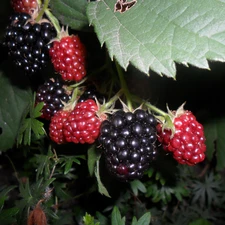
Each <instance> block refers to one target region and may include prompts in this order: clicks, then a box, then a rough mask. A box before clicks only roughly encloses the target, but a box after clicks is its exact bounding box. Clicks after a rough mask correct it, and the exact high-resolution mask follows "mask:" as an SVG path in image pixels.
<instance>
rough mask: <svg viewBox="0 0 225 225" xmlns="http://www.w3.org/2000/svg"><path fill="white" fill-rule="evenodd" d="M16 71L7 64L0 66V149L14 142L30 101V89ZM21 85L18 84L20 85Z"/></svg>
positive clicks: (3, 149) (4, 148) (12, 144)
mask: <svg viewBox="0 0 225 225" xmlns="http://www.w3.org/2000/svg"><path fill="white" fill-rule="evenodd" d="M16 75H17V74H16V71H14V70H13V68H11V67H10V65H9V64H7V63H4V64H1V68H0V87H1V88H0V96H1V101H0V127H1V129H2V134H1V135H0V150H1V151H7V150H8V149H10V148H12V147H13V146H14V144H15V139H16V137H17V133H18V130H19V129H20V127H21V119H22V116H23V113H24V110H25V109H26V108H27V107H28V105H29V103H30V101H31V90H30V88H29V86H26V84H27V80H26V79H25V78H23V77H22V78H21V79H20V80H18V78H17V77H16ZM21 82H23V83H22V86H19V85H21Z"/></svg>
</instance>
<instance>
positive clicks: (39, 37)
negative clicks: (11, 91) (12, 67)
mask: <svg viewBox="0 0 225 225" xmlns="http://www.w3.org/2000/svg"><path fill="white" fill-rule="evenodd" d="M29 19H30V22H28V21H29ZM55 36H56V32H55V29H54V27H53V26H52V25H51V24H50V23H48V22H43V23H34V22H32V20H31V16H30V15H29V14H27V13H14V14H13V15H12V16H11V17H10V24H9V25H8V26H7V28H6V34H5V39H4V42H3V46H5V47H6V48H7V49H8V54H9V56H10V57H11V58H12V60H13V61H14V63H15V64H16V65H17V66H18V67H19V68H22V69H23V70H24V71H25V73H26V74H34V73H36V72H38V71H40V70H41V69H43V68H44V67H45V66H46V65H47V63H48V61H49V59H50V58H49V49H50V47H51V44H50V43H49V42H50V40H51V39H52V38H54V37H55Z"/></svg>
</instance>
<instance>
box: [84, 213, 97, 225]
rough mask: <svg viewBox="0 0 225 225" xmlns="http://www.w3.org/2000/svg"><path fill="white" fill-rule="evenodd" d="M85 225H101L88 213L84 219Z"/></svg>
mask: <svg viewBox="0 0 225 225" xmlns="http://www.w3.org/2000/svg"><path fill="white" fill-rule="evenodd" d="M83 221H84V225H100V223H99V222H97V223H95V219H94V217H93V216H91V215H90V214H88V213H86V214H85V216H84V217H83Z"/></svg>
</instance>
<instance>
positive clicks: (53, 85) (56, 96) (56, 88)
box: [36, 78, 71, 120]
mask: <svg viewBox="0 0 225 225" xmlns="http://www.w3.org/2000/svg"><path fill="white" fill-rule="evenodd" d="M70 99H71V94H70V92H68V91H67V90H66V85H64V83H63V82H62V81H60V80H59V79H57V80H54V79H52V78H51V79H49V80H47V81H45V82H44V84H42V85H40V86H39V87H38V89H37V92H36V103H39V102H44V106H43V108H42V111H41V112H42V115H41V117H42V118H44V119H47V120H50V119H51V117H52V116H53V115H54V114H55V113H56V112H57V111H59V110H60V109H62V108H63V107H64V103H67V102H68V101H69V100H70Z"/></svg>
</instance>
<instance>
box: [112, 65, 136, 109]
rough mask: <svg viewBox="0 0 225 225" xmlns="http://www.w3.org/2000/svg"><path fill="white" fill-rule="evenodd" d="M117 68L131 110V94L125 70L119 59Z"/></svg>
mask: <svg viewBox="0 0 225 225" xmlns="http://www.w3.org/2000/svg"><path fill="white" fill-rule="evenodd" d="M116 69H117V72H118V75H119V79H120V84H121V87H122V90H123V92H124V95H125V97H126V100H127V107H128V109H129V110H132V101H131V99H132V98H131V94H130V92H129V89H128V87H127V84H126V81H125V79H124V74H123V71H122V69H121V67H120V65H119V64H118V62H117V61H116Z"/></svg>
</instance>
